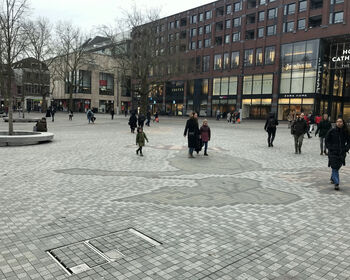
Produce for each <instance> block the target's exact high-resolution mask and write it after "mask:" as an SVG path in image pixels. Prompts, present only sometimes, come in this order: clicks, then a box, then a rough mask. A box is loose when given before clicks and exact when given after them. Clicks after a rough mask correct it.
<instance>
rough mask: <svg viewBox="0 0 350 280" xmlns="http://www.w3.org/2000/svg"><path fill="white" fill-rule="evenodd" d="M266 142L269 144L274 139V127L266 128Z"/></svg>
mask: <svg viewBox="0 0 350 280" xmlns="http://www.w3.org/2000/svg"><path fill="white" fill-rule="evenodd" d="M267 134H268V136H267V142H268V144H269V145H271V144H272V143H273V140H275V136H276V129H268V130H267Z"/></svg>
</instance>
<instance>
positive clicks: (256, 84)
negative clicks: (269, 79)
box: [252, 75, 262, 94]
mask: <svg viewBox="0 0 350 280" xmlns="http://www.w3.org/2000/svg"><path fill="white" fill-rule="evenodd" d="M261 88H262V75H254V76H253V86H252V94H261Z"/></svg>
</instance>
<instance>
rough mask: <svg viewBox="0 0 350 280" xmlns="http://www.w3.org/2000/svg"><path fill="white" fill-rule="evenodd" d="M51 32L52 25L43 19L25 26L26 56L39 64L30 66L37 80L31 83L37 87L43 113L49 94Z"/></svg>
mask: <svg viewBox="0 0 350 280" xmlns="http://www.w3.org/2000/svg"><path fill="white" fill-rule="evenodd" d="M51 30H52V25H51V24H50V22H49V21H48V19H45V18H38V19H37V20H35V21H28V22H27V23H26V24H25V31H26V33H27V36H28V48H27V55H28V56H29V57H32V58H35V59H36V60H37V61H38V62H39V64H38V65H31V66H32V68H31V72H35V73H36V74H37V79H35V80H33V81H32V82H33V83H35V84H36V85H38V90H39V94H40V96H42V98H43V105H42V110H43V111H45V110H46V109H47V101H46V97H47V95H48V94H49V82H50V81H49V71H48V67H50V64H51V63H52V62H53V60H52V59H49V58H50V57H52V56H53V48H52V47H53V44H52V43H53V42H52V33H51ZM32 85H33V84H32ZM23 93H24V91H23Z"/></svg>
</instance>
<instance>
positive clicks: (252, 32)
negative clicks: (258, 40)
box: [245, 30, 255, 40]
mask: <svg viewBox="0 0 350 280" xmlns="http://www.w3.org/2000/svg"><path fill="white" fill-rule="evenodd" d="M245 39H246V40H253V39H255V30H247V31H246V32H245Z"/></svg>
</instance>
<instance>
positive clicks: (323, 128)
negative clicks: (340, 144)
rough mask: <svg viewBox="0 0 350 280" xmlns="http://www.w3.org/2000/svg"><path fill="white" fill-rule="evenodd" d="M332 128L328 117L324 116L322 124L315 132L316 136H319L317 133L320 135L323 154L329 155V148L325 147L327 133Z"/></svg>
mask: <svg viewBox="0 0 350 280" xmlns="http://www.w3.org/2000/svg"><path fill="white" fill-rule="evenodd" d="M331 128H332V124H331V122H330V121H329V120H328V115H327V114H323V120H322V121H321V122H320V124H319V125H318V127H317V130H316V132H315V136H317V133H318V132H319V133H320V134H319V135H320V148H321V154H320V155H323V153H324V154H325V155H327V148H326V145H323V143H324V142H325V139H326V135H327V132H328V131H329V130H330V129H331Z"/></svg>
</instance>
